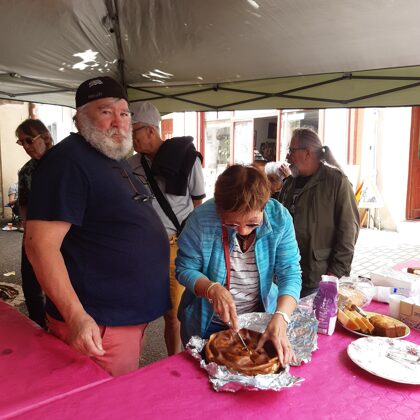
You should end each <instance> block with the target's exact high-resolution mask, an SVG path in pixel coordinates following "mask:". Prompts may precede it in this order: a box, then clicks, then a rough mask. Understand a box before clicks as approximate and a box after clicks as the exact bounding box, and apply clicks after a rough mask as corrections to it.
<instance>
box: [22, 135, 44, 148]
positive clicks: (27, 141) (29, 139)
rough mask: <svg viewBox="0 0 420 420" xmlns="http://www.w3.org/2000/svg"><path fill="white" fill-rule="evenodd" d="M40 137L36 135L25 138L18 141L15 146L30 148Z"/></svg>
mask: <svg viewBox="0 0 420 420" xmlns="http://www.w3.org/2000/svg"><path fill="white" fill-rule="evenodd" d="M40 137H41V134H38V135H37V136H35V137H29V136H28V137H25V138H24V139H22V140H21V139H18V140H17V142H16V144H18V145H19V146H30V145H31V144H32V143H33V142H34V141H35V140H38V139H39V138H40Z"/></svg>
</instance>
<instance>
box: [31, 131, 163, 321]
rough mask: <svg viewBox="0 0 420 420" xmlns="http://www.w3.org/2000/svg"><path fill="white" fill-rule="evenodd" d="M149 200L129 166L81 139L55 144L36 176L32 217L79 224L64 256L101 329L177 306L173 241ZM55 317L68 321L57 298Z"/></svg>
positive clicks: (49, 305) (68, 238) (148, 317)
mask: <svg viewBox="0 0 420 420" xmlns="http://www.w3.org/2000/svg"><path fill="white" fill-rule="evenodd" d="M136 191H137V192H138V193H137V192H136ZM148 198H149V195H148V192H147V190H146V189H145V188H144V186H143V185H142V184H141V183H140V182H139V181H138V180H136V178H135V177H134V176H133V175H132V174H131V169H130V168H129V166H128V165H127V164H126V163H125V162H124V161H123V162H120V161H116V160H113V159H110V158H108V157H106V156H105V155H103V154H102V153H100V152H98V151H97V150H96V149H94V148H93V147H92V146H90V145H89V144H88V143H87V142H86V141H85V139H84V138H83V137H81V136H80V135H77V134H71V135H70V136H69V137H67V138H66V139H64V140H63V141H62V142H60V143H59V144H58V145H57V146H55V147H53V148H52V149H51V150H50V151H49V152H48V153H47V154H46V155H45V156H44V158H43V159H42V160H41V162H40V164H39V167H38V168H37V171H36V173H35V174H34V177H33V181H32V190H31V194H30V199H29V202H30V205H29V209H28V219H31V220H51V221H65V222H69V223H71V224H72V226H71V228H70V230H69V232H68V233H67V235H66V236H65V238H64V241H63V244H62V247H61V252H62V254H63V257H64V261H65V264H66V267H67V270H68V272H69V276H70V279H71V282H72V285H73V287H74V289H75V291H76V293H77V295H78V297H79V299H80V301H81V303H82V305H83V307H84V308H85V310H86V312H87V313H88V314H90V315H91V316H92V317H93V318H94V319H95V321H96V322H97V323H98V324H100V325H110V326H122V325H135V324H142V323H146V322H150V321H152V320H154V319H156V318H158V317H160V316H161V315H163V314H164V313H165V312H167V311H168V309H169V308H170V301H169V280H168V278H169V277H168V269H169V245H168V237H167V235H166V231H165V229H164V227H163V225H162V222H161V221H160V219H159V217H158V216H157V214H156V212H155V211H154V209H153V207H152V204H151V202H150V200H148ZM47 312H48V314H50V315H51V316H52V317H54V318H56V319H62V318H61V316H60V314H59V313H58V311H57V309H56V308H55V306H54V305H53V303H52V302H51V301H49V300H47Z"/></svg>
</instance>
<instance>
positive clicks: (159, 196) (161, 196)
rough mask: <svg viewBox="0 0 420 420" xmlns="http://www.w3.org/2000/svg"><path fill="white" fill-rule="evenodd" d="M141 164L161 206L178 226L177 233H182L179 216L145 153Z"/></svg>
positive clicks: (176, 226)
mask: <svg viewBox="0 0 420 420" xmlns="http://www.w3.org/2000/svg"><path fill="white" fill-rule="evenodd" d="M141 164H142V166H143V168H144V172H145V174H146V177H147V181H148V182H149V185H150V188H151V189H152V191H153V194H154V195H155V197H156V200H157V201H158V203H159V205H160V207H161V208H162V210H163V211H164V212H165V214H166V215H167V216H168V217H169V220H170V221H171V222H172V223H173V225H174V226H175V228H176V231H177V235H179V234H180V233H181V230H182V228H181V225H180V224H179V222H178V219H177V217H176V216H175V213H174V211H173V210H172V207H171V205H170V204H169V203H168V200H167V199H166V197H165V195H164V194H163V193H162V191H161V190H160V188H159V185H158V184H157V182H156V180H155V179H154V178H153V174H152V171H151V169H150V166H149V164H148V163H147V160H146V157H145V156H144V155H141Z"/></svg>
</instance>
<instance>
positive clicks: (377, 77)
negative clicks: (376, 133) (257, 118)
mask: <svg viewBox="0 0 420 420" xmlns="http://www.w3.org/2000/svg"><path fill="white" fill-rule="evenodd" d="M419 15H420V2H419V1H418V0H405V1H404V2H396V1H395V0H369V1H362V0H340V1H337V0H229V1H226V0H212V1H208V0H142V1H134V0H125V1H123V0H90V1H86V0H59V1H58V0H31V1H29V0H14V1H13V2H12V3H11V2H9V1H7V0H0V31H1V36H0V48H1V51H2V56H1V62H0V98H3V99H15V100H25V101H32V102H41V103H50V104H60V105H67V106H74V92H75V90H76V88H77V86H78V85H79V84H80V83H81V82H82V81H84V80H86V79H88V78H91V77H95V76H96V75H105V74H106V75H110V76H112V77H115V78H117V79H119V80H121V81H122V82H123V83H124V84H125V85H126V87H127V89H128V94H129V97H130V100H135V101H137V100H145V99H148V100H152V101H153V102H154V104H155V105H156V106H157V107H158V108H159V110H160V111H161V112H172V111H191V110H199V111H200V110H203V111H204V110H228V109H258V108H270V109H272V108H325V107H334V108H336V107H364V106H406V105H418V104H419V103H420V100H419V98H420V49H419V48H418V45H419V44H420V42H419V41H420V25H418V16H419Z"/></svg>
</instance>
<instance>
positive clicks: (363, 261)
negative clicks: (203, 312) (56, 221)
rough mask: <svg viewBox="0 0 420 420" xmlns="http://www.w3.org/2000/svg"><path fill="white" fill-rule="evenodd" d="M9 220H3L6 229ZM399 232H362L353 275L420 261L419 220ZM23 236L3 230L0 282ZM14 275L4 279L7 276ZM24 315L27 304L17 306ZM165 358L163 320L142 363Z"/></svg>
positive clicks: (16, 261) (16, 279)
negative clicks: (406, 262) (412, 260)
mask: <svg viewBox="0 0 420 420" xmlns="http://www.w3.org/2000/svg"><path fill="white" fill-rule="evenodd" d="M6 222H7V221H4V220H3V221H1V220H0V226H1V227H3V226H4V225H5V224H6ZM399 230H400V233H396V232H386V231H378V230H368V229H363V230H362V231H361V232H360V236H359V240H358V242H357V245H356V252H355V256H354V261H353V270H352V275H355V276H357V275H369V274H370V272H371V271H373V270H376V269H379V268H382V267H392V266H393V265H395V264H397V263H400V262H403V261H406V260H411V259H416V260H420V221H419V222H406V223H403V224H402V225H401V226H399ZM21 241H22V233H20V232H17V231H13V232H5V231H2V230H0V277H2V278H1V279H0V281H2V282H7V283H14V284H20V282H21V277H20V247H21ZM13 271H14V272H15V275H10V276H8V277H7V276H5V275H4V274H5V273H10V272H13ZM17 307H18V309H19V310H21V311H22V312H23V313H25V305H24V304H20V305H18V306H17ZM164 357H166V349H165V344H164V340H163V320H162V319H158V320H156V321H154V322H152V323H151V324H150V326H149V327H148V329H147V331H146V342H145V347H144V350H143V355H142V358H141V364H142V365H147V364H149V363H152V362H154V361H157V360H160V359H162V358H164Z"/></svg>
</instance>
